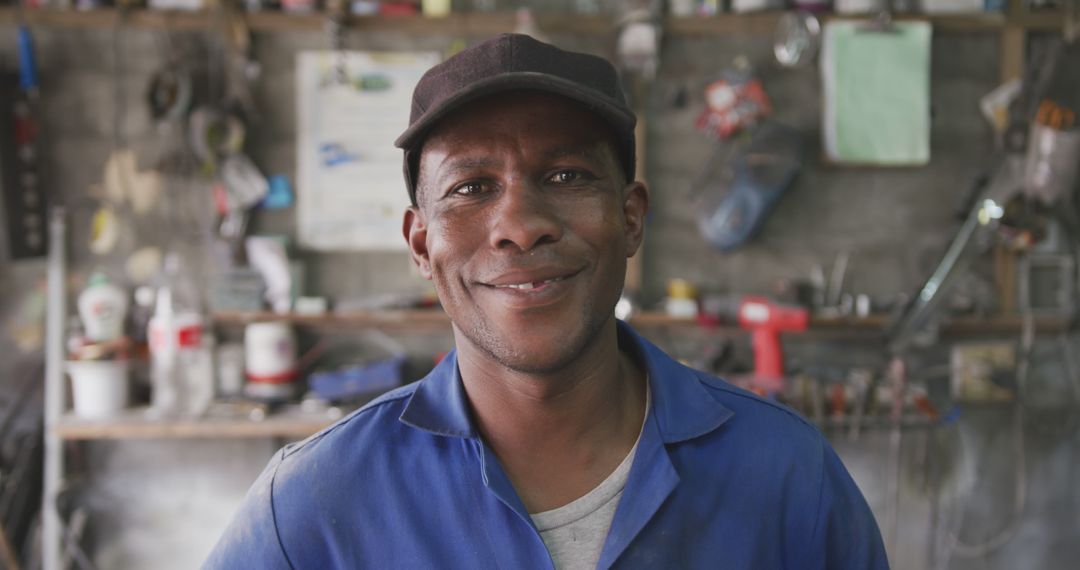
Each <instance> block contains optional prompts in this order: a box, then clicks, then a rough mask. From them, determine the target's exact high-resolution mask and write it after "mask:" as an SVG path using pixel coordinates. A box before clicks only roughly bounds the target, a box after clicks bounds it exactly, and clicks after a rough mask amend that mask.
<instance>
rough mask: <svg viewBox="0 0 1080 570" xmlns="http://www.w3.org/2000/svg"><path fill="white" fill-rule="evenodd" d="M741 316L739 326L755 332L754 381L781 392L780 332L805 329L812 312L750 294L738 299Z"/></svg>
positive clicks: (782, 365)
mask: <svg viewBox="0 0 1080 570" xmlns="http://www.w3.org/2000/svg"><path fill="white" fill-rule="evenodd" d="M738 319H739V326H740V327H742V328H744V329H747V330H749V331H751V334H752V337H751V340H752V342H753V347H754V379H753V384H754V385H755V386H757V387H759V388H761V389H764V390H765V391H767V392H779V391H780V390H782V389H783V387H784V352H783V349H782V348H781V347H780V333H781V332H785V331H804V330H806V328H807V326H808V325H809V323H810V311H808V310H806V309H805V308H803V307H795V306H790V305H779V304H776V303H774V302H772V301H770V300H769V299H767V298H765V297H757V296H753V295H748V296H746V297H743V298H742V300H741V301H740V302H739V308H738Z"/></svg>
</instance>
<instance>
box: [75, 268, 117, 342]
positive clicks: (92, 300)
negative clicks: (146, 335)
mask: <svg viewBox="0 0 1080 570" xmlns="http://www.w3.org/2000/svg"><path fill="white" fill-rule="evenodd" d="M78 305H79V318H80V319H82V323H83V329H84V330H85V332H86V338H87V340H89V341H90V342H108V341H111V340H116V339H118V338H120V337H121V336H123V335H124V317H125V315H127V309H128V299H127V295H125V294H124V291H123V290H121V289H120V288H119V287H117V286H115V285H113V284H111V283H109V279H108V278H107V277H105V274H104V273H100V272H99V273H94V274H93V275H91V276H90V280H89V282H88V283H87V285H86V289H84V290H83V292H82V293H80V294H79V302H78Z"/></svg>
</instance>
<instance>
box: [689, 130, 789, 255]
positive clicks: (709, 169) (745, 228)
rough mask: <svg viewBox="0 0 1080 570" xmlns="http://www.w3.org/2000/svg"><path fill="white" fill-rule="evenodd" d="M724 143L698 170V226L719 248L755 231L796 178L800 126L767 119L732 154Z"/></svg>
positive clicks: (731, 245) (731, 246)
mask: <svg viewBox="0 0 1080 570" xmlns="http://www.w3.org/2000/svg"><path fill="white" fill-rule="evenodd" d="M729 153H730V151H729V149H726V148H725V146H724V145H718V147H717V153H716V154H714V155H713V157H712V158H711V159H710V160H709V162H708V163H707V164H706V166H705V168H704V169H703V170H702V172H701V173H700V174H699V175H698V177H697V180H696V181H695V182H694V185H693V188H692V190H693V191H694V192H695V193H697V194H698V206H697V212H698V229H699V230H700V231H701V234H702V235H703V236H704V237H705V239H706V240H708V242H709V243H710V244H712V245H713V246H715V247H717V248H719V249H720V250H721V251H732V250H734V249H736V248H738V247H741V246H742V245H743V244H745V243H746V242H747V241H749V240H750V239H751V238H753V237H754V235H756V234H757V232H758V231H759V230H760V229H761V227H762V226H763V225H764V224H765V220H766V219H768V217H769V214H770V213H771V212H772V209H773V207H774V206H775V205H776V204H777V202H779V201H780V198H781V197H782V196H783V195H784V193H785V192H786V191H787V189H788V188H789V187H790V186H791V184H792V182H794V180H795V177H796V176H797V175H798V173H799V170H800V169H801V168H802V162H803V144H802V138H801V137H800V136H799V133H798V131H796V130H794V129H791V128H789V127H785V126H782V125H779V124H777V123H766V124H764V125H762V126H760V127H758V128H756V129H754V131H753V132H752V133H751V135H750V136H749V138H748V139H746V140H745V141H743V142H742V143H740V145H739V146H738V147H737V148H736V149H735V150H734V152H733V153H731V154H733V156H727V157H725V156H724V154H729Z"/></svg>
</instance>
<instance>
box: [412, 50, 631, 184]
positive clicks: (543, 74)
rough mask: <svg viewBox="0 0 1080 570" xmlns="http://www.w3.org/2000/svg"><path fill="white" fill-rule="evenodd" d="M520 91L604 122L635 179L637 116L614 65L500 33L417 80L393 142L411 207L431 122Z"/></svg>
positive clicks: (433, 122)
mask: <svg viewBox="0 0 1080 570" xmlns="http://www.w3.org/2000/svg"><path fill="white" fill-rule="evenodd" d="M520 89H528V90H536V91H546V92H549V93H554V94H556V95H562V96H564V97H567V98H569V99H572V100H574V101H577V102H579V103H581V104H583V105H584V106H585V107H586V108H588V109H589V110H590V111H593V112H595V113H596V114H597V115H599V116H600V117H601V118H602V119H604V120H605V121H607V123H608V124H609V125H611V127H612V129H613V130H614V133H615V140H616V143H617V144H618V146H619V148H618V149H617V150H618V152H619V158H620V159H621V160H622V165H623V169H624V172H625V174H626V177H627V180H633V179H634V152H635V149H634V125H635V124H636V123H637V118H636V117H635V116H634V112H633V111H632V110H631V109H630V107H629V106H628V105H627V104H626V97H625V96H624V95H623V91H622V86H621V85H620V83H619V76H618V73H617V72H616V71H615V67H614V66H612V65H611V63H610V62H608V61H607V60H606V59H604V58H602V57H597V56H594V55H589V54H584V53H577V52H572V51H565V50H561V49H559V48H557V47H555V46H553V45H549V44H546V43H543V42H541V41H538V40H536V39H533V38H532V37H530V36H527V35H523V34H501V35H499V36H496V37H494V38H492V39H490V40H487V41H485V42H483V43H480V44H477V45H475V46H473V47H471V48H468V49H466V50H464V51H462V52H460V53H458V54H456V55H454V56H453V57H451V58H449V59H447V60H446V61H444V62H442V63H440V64H438V65H436V66H434V67H432V68H431V69H429V70H428V71H427V73H425V74H424V76H423V77H421V78H420V82H419V83H417V84H416V89H415V90H414V91H413V98H412V112H411V113H410V116H409V128H407V129H405V132H403V133H401V136H399V137H398V138H397V140H396V141H394V145H395V146H397V147H398V148H402V149H404V150H405V164H404V171H405V184H406V186H407V187H408V190H409V198H410V199H411V200H412V203H413V205H415V204H416V175H417V168H418V165H419V159H420V153H419V150H420V148H421V147H422V146H423V142H424V139H425V138H426V137H427V135H428V133H429V132H430V131H431V128H432V127H433V126H434V125H435V123H437V122H438V121H439V120H440V119H442V118H443V117H445V116H447V115H448V114H450V113H452V112H453V111H454V110H455V109H457V108H459V107H461V106H462V105H464V104H465V103H468V102H469V101H473V100H475V99H478V98H480V97H484V96H487V95H491V94H493V93H498V92H502V91H513V90H520Z"/></svg>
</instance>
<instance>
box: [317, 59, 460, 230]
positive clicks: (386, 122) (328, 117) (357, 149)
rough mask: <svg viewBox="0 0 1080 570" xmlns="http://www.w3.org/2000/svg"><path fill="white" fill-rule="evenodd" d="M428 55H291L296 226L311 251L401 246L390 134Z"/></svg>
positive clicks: (402, 194) (404, 116) (398, 185)
mask: <svg viewBox="0 0 1080 570" xmlns="http://www.w3.org/2000/svg"><path fill="white" fill-rule="evenodd" d="M440 59H441V57H440V55H439V54H438V53H436V52H359V51H350V52H337V51H308V52H302V53H300V54H298V55H297V65H296V70H297V71H296V78H297V79H296V80H297V84H296V86H297V104H298V107H299V108H298V110H297V116H298V117H297V121H298V125H299V133H298V135H297V154H298V156H297V164H298V167H299V173H298V176H297V186H298V188H297V231H298V239H299V241H300V244H301V245H302V246H303V247H306V248H310V249H315V250H323V251H326V250H393V249H405V240H404V238H402V237H401V216H402V212H404V209H405V207H406V206H408V203H409V199H408V194H407V193H406V191H405V183H404V181H403V179H402V175H401V156H402V155H401V150H400V149H397V148H395V147H394V139H395V138H397V136H398V135H399V134H401V132H402V131H404V130H405V128H406V127H407V126H408V122H409V107H410V102H411V99H412V91H413V88H414V87H415V86H416V83H417V81H419V80H420V76H421V75H423V73H424V72H425V71H427V70H428V69H429V68H430V67H431V66H433V65H435V64H436V63H438V62H439V61H440Z"/></svg>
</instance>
